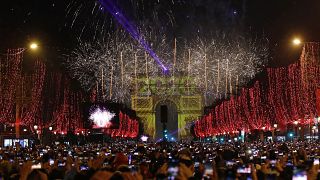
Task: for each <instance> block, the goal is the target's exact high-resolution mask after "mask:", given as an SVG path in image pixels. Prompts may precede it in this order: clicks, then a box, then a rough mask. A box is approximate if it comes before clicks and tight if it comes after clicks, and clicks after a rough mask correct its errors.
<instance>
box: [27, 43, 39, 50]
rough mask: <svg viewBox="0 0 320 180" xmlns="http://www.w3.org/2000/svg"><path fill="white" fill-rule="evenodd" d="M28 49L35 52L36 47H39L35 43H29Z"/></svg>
mask: <svg viewBox="0 0 320 180" xmlns="http://www.w3.org/2000/svg"><path fill="white" fill-rule="evenodd" d="M29 47H30V49H32V50H37V49H38V47H39V45H38V43H36V42H32V43H30V45H29Z"/></svg>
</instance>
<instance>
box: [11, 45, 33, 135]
mask: <svg viewBox="0 0 320 180" xmlns="http://www.w3.org/2000/svg"><path fill="white" fill-rule="evenodd" d="M38 47H39V45H38V43H36V42H32V43H30V44H29V47H28V48H24V49H23V51H22V52H21V53H23V52H24V51H26V50H29V49H30V50H31V51H36V50H37V49H38ZM21 69H22V62H21ZM19 78H21V74H20V77H19ZM22 83H23V82H22V81H21V80H20V84H19V86H18V89H17V101H16V121H15V132H16V133H15V134H16V139H19V138H20V124H21V108H22V105H23V101H24V99H25V97H23V85H22Z"/></svg>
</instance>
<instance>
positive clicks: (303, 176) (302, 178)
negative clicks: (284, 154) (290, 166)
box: [292, 169, 308, 180]
mask: <svg viewBox="0 0 320 180" xmlns="http://www.w3.org/2000/svg"><path fill="white" fill-rule="evenodd" d="M307 179H308V178H307V172H306V171H304V170H298V169H297V170H294V171H293V176H292V180H307Z"/></svg>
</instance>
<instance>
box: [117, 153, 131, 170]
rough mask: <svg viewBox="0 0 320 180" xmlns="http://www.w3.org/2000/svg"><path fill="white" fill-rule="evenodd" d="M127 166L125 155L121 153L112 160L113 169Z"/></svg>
mask: <svg viewBox="0 0 320 180" xmlns="http://www.w3.org/2000/svg"><path fill="white" fill-rule="evenodd" d="M128 164H129V160H128V157H127V156H126V155H124V154H123V153H117V154H116V156H115V158H114V160H113V167H114V168H115V169H117V168H118V167H119V166H121V165H128Z"/></svg>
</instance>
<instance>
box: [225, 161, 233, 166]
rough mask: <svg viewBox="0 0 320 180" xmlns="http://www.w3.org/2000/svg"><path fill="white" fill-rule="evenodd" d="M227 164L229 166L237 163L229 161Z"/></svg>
mask: <svg viewBox="0 0 320 180" xmlns="http://www.w3.org/2000/svg"><path fill="white" fill-rule="evenodd" d="M226 164H227V166H233V165H234V164H235V163H234V162H233V161H227V162H226Z"/></svg>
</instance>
